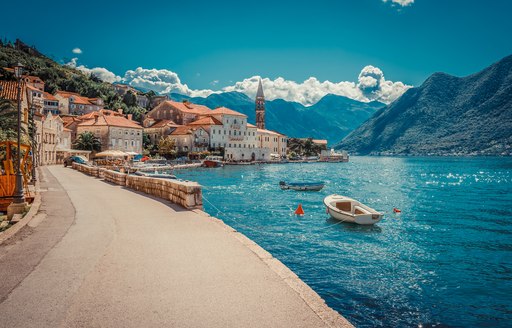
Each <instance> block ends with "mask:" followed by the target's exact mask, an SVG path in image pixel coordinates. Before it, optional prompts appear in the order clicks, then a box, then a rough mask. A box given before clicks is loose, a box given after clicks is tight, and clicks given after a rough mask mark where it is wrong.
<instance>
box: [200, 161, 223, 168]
mask: <svg viewBox="0 0 512 328" xmlns="http://www.w3.org/2000/svg"><path fill="white" fill-rule="evenodd" d="M222 165H223V164H222V162H220V161H212V160H205V161H203V166H204V167H222Z"/></svg>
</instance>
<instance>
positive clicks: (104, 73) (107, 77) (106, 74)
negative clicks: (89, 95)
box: [66, 58, 121, 83]
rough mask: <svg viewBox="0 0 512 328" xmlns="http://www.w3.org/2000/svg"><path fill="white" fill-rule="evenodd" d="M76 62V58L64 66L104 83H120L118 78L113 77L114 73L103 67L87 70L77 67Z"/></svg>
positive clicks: (82, 66) (83, 67)
mask: <svg viewBox="0 0 512 328" xmlns="http://www.w3.org/2000/svg"><path fill="white" fill-rule="evenodd" d="M77 62H78V58H72V59H71V61H70V62H69V63H67V64H66V65H67V66H70V67H73V68H76V69H77V70H79V71H81V72H83V73H85V74H86V75H89V76H90V75H91V74H93V75H94V76H96V77H97V78H99V79H100V80H102V81H105V82H109V83H114V82H119V81H121V77H120V76H117V75H115V74H114V73H112V72H111V71H109V70H108V69H106V68H104V67H94V68H87V67H85V66H84V65H78V64H77Z"/></svg>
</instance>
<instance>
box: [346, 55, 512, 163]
mask: <svg viewBox="0 0 512 328" xmlns="http://www.w3.org/2000/svg"><path fill="white" fill-rule="evenodd" d="M336 148H337V149H345V150H348V151H349V152H351V153H353V154H361V155H366V154H370V155H510V154H512V55H511V56H508V57H505V58H503V59H502V60H500V61H499V62H497V63H494V64H492V65H491V66H489V67H487V68H485V69H483V70H482V71H480V72H478V73H475V74H473V75H470V76H466V77H455V76H451V75H448V74H445V73H434V74H433V75H431V76H430V77H429V78H428V79H427V80H425V82H424V83H423V84H422V85H421V86H420V87H416V88H412V89H409V90H407V91H406V92H405V93H404V94H403V95H402V96H401V97H400V98H399V99H397V100H396V101H395V102H394V103H392V104H390V105H389V106H387V107H385V108H382V109H380V110H379V111H377V112H376V113H375V114H374V115H373V116H372V117H371V118H370V119H368V120H367V121H366V122H364V123H363V124H362V125H361V126H360V127H358V128H357V129H355V130H354V131H352V132H351V133H350V134H349V135H348V136H347V137H346V138H344V139H343V140H342V142H341V143H339V144H338V145H337V146H336Z"/></svg>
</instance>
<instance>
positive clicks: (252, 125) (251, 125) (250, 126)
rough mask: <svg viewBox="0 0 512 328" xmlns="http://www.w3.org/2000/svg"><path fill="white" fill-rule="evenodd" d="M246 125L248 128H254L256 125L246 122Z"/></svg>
mask: <svg viewBox="0 0 512 328" xmlns="http://www.w3.org/2000/svg"><path fill="white" fill-rule="evenodd" d="M247 127H248V128H255V127H256V125H254V124H251V123H247Z"/></svg>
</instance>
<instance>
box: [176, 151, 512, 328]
mask: <svg viewBox="0 0 512 328" xmlns="http://www.w3.org/2000/svg"><path fill="white" fill-rule="evenodd" d="M176 173H177V175H178V177H179V178H182V179H189V180H194V181H198V182H199V183H201V184H202V185H203V186H204V189H203V194H204V196H205V210H206V211H207V212H208V213H210V214H211V215H213V216H217V217H219V218H221V219H223V220H224V221H225V222H226V223H227V224H229V225H231V226H232V227H233V228H235V229H237V230H239V231H240V232H242V233H244V234H245V235H247V236H248V237H249V238H251V239H253V240H254V241H255V242H257V243H258V244H260V245H261V246H262V247H263V248H265V249H266V250H268V251H269V252H270V253H272V254H273V255H274V256H275V257H276V258H278V259H279V260H281V261H282V262H283V263H284V264H286V265H287V266H288V267H289V268H290V269H292V270H293V271H294V272H295V273H297V275H298V276H299V277H300V278H301V279H302V280H304V281H305V282H306V283H307V284H308V285H310V286H311V287H312V288H313V289H314V290H315V291H316V292H317V293H318V294H320V295H321V296H322V297H323V298H324V299H325V300H326V302H327V304H328V305H329V306H331V307H332V308H334V309H335V310H337V311H339V312H340V313H341V314H342V315H344V316H345V317H346V318H347V319H348V320H350V321H351V322H352V323H354V324H355V325H356V326H358V327H375V326H384V327H412V326H419V325H422V326H423V327H429V326H436V327H482V326H484V327H510V325H511V323H512V159H511V158H385V157H352V158H351V161H350V162H349V163H313V164H286V165H252V166H226V167H224V168H218V169H195V170H189V171H186V170H183V171H176ZM302 178H305V179H308V180H323V181H325V182H326V186H325V188H324V189H323V190H322V191H320V192H296V191H290V190H287V191H282V190H280V189H279V186H278V183H279V181H280V180H285V181H292V180H301V179H302ZM333 193H338V194H342V195H347V196H350V197H352V198H355V199H358V200H360V201H362V202H363V203H366V204H367V205H369V206H371V207H373V208H375V209H377V210H381V211H384V212H386V215H385V219H384V220H383V221H381V222H380V223H378V224H377V225H375V226H373V227H366V226H357V225H351V224H347V223H341V224H340V223H338V222H337V221H334V220H332V219H329V218H328V216H327V214H326V213H325V208H324V206H323V204H322V200H323V198H324V197H325V196H327V195H329V194H333ZM299 203H302V205H303V207H304V210H305V212H306V214H305V216H304V217H296V216H295V215H293V211H294V210H295V208H296V207H297V205H298V204H299ZM394 207H397V208H399V209H401V210H402V213H401V214H400V215H395V214H393V213H392V209H393V208H394Z"/></svg>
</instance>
